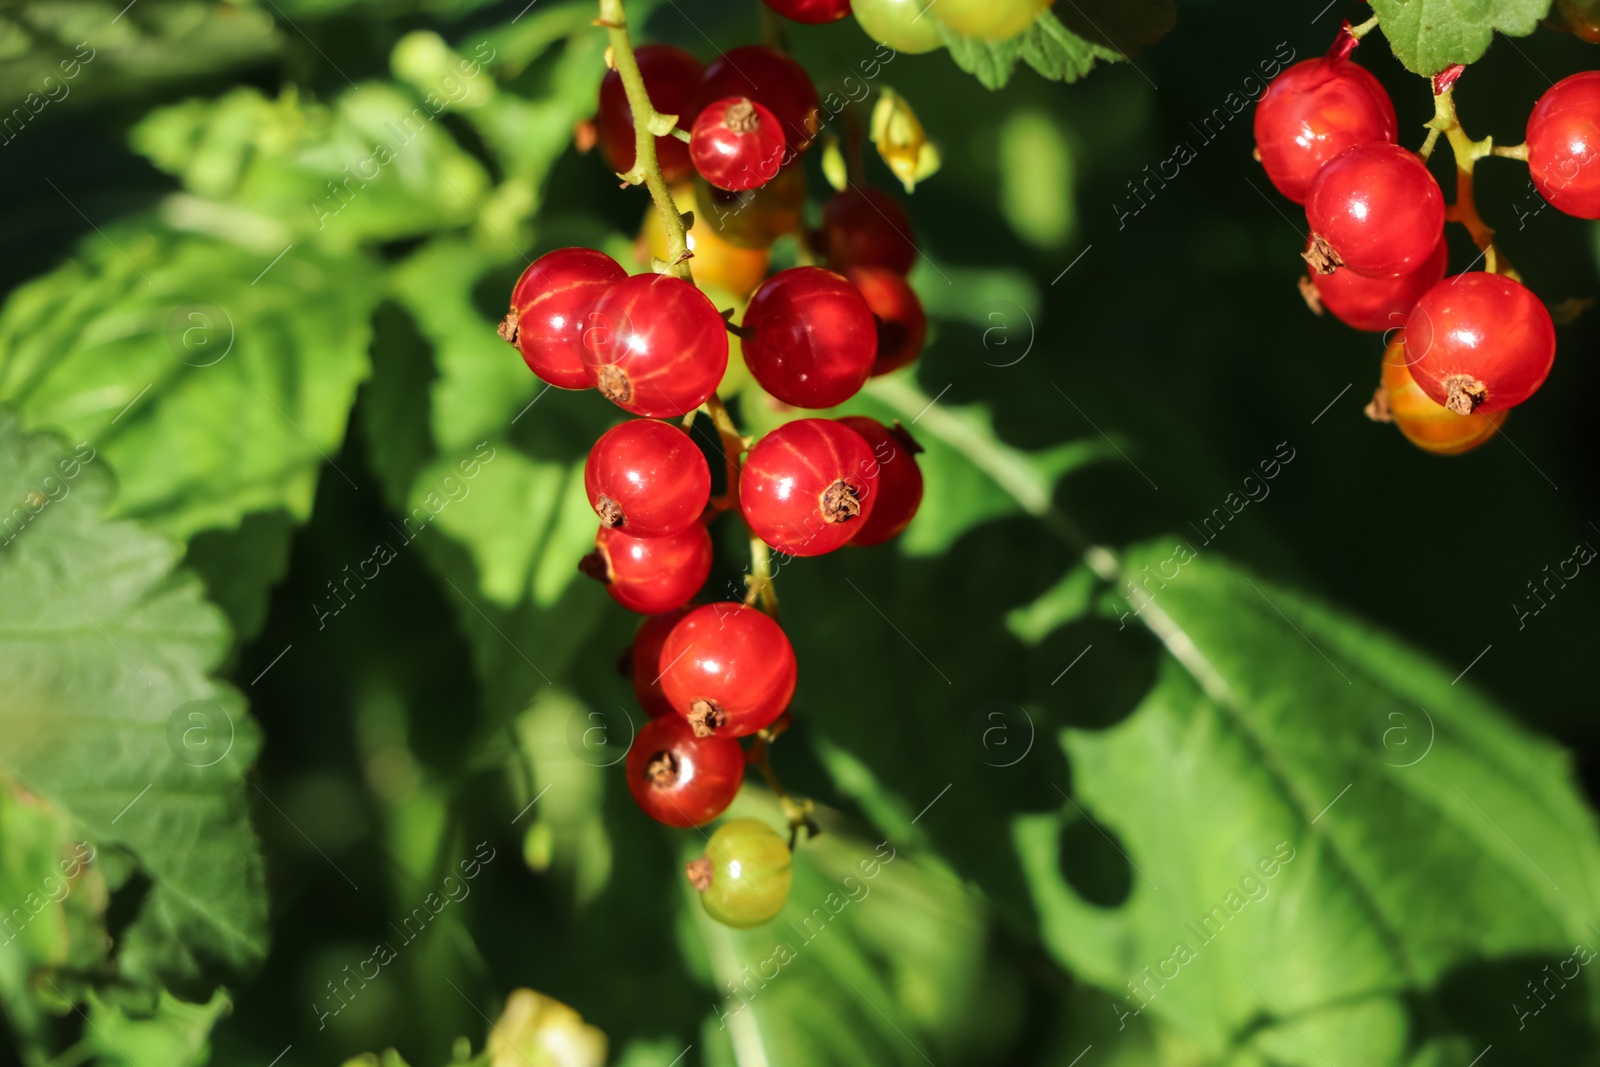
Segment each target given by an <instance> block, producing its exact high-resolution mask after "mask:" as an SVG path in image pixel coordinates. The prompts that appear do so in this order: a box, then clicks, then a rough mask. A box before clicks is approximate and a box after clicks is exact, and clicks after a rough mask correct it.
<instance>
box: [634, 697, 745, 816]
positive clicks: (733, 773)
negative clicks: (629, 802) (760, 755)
mask: <svg viewBox="0 0 1600 1067" xmlns="http://www.w3.org/2000/svg"><path fill="white" fill-rule="evenodd" d="M627 768H628V791H629V792H631V793H632V794H633V799H634V800H636V801H637V802H638V804H639V807H641V808H643V809H644V813H645V814H646V815H648V816H650V817H651V818H652V819H654V820H656V822H660V823H666V824H667V825H668V826H679V827H689V826H704V825H705V824H706V823H708V822H710V821H711V820H712V819H715V818H716V817H717V816H718V815H721V814H722V813H723V811H725V810H726V809H727V807H728V805H729V804H731V803H733V798H734V796H736V795H737V794H738V792H739V786H740V785H741V784H742V783H743V782H744V751H743V750H742V749H741V748H740V747H739V742H737V741H735V740H734V739H733V738H731V737H704V738H701V737H696V736H695V735H694V731H693V730H691V729H690V728H689V724H688V723H687V722H685V721H684V720H683V719H681V718H680V717H678V716H676V715H666V716H663V717H662V718H659V719H652V720H651V721H650V722H648V723H646V724H645V725H644V727H643V728H641V729H640V730H639V736H637V737H635V738H634V739H633V747H631V748H629V749H628V761H627Z"/></svg>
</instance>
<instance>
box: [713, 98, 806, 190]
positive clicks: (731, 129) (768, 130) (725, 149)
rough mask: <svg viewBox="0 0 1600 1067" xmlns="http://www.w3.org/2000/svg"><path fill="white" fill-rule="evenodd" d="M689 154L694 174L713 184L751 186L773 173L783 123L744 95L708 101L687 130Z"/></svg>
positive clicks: (729, 187)
mask: <svg viewBox="0 0 1600 1067" xmlns="http://www.w3.org/2000/svg"><path fill="white" fill-rule="evenodd" d="M689 157H690V158H691V159H693V160H694V169H695V170H697V171H699V172H700V177H702V178H704V179H705V180H706V181H708V182H710V183H711V184H712V185H715V186H716V187H717V188H719V189H727V190H728V191H729V192H735V193H736V192H741V191H743V190H745V189H754V188H756V187H757V186H761V185H765V184H767V183H768V182H770V181H771V180H772V179H773V178H775V177H777V176H778V167H779V166H780V165H781V164H782V163H783V159H784V139H783V127H782V126H780V125H779V124H778V119H777V117H776V116H775V115H773V113H772V112H770V111H768V110H767V109H766V108H764V107H762V106H761V105H760V104H757V103H755V102H754V101H752V100H750V99H749V98H748V97H743V96H741V97H737V98H730V99H727V100H717V101H713V102H712V103H710V104H708V105H706V107H705V109H704V110H702V111H701V112H700V117H699V118H697V119H695V120H694V129H692V130H690V131H689Z"/></svg>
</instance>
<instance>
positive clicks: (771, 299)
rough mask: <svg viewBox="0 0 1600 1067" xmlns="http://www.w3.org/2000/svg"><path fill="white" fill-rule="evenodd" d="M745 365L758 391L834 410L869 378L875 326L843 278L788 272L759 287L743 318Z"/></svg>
mask: <svg viewBox="0 0 1600 1067" xmlns="http://www.w3.org/2000/svg"><path fill="white" fill-rule="evenodd" d="M743 341H744V361H745V363H746V365H748V366H749V368H750V373H751V374H752V375H753V376H754V377H755V380H756V381H758V382H760V383H761V388H763V389H765V390H766V391H767V392H769V393H771V394H772V395H773V396H775V397H777V398H778V399H779V400H781V401H783V402H784V403H785V404H793V405H794V406H795V407H799V408H831V407H833V406H834V405H836V404H842V403H844V402H845V401H846V400H849V399H850V398H851V397H852V396H855V395H856V393H857V392H859V391H860V389H861V387H862V386H863V385H865V384H866V381H867V376H868V375H869V374H871V373H872V361H873V358H874V356H876V354H877V351H878V326H877V323H876V322H874V321H873V318H872V309H871V308H870V307H868V306H867V301H866V299H865V298H864V297H862V295H861V293H860V292H859V291H857V289H856V287H855V286H853V285H851V284H850V283H849V281H847V280H846V279H845V278H843V277H841V276H839V275H837V274H835V273H833V271H831V270H823V269H822V268H821V267H791V268H790V269H788V270H783V271H779V272H778V273H777V274H774V275H773V276H772V277H770V278H768V279H767V280H766V281H765V282H764V283H762V286H761V288H759V289H757V290H756V295H755V296H753V297H751V298H750V306H749V308H747V309H746V310H745V313H744V337H743Z"/></svg>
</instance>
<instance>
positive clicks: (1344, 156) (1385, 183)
mask: <svg viewBox="0 0 1600 1067" xmlns="http://www.w3.org/2000/svg"><path fill="white" fill-rule="evenodd" d="M1306 220H1307V221H1308V222H1309V223H1310V224H1311V230H1312V237H1313V246H1312V250H1311V251H1310V252H1308V253H1307V257H1306V258H1307V262H1309V263H1311V265H1312V267H1313V268H1316V269H1317V270H1318V271H1319V273H1324V274H1326V273H1329V272H1331V271H1332V270H1334V269H1336V268H1340V267H1348V268H1349V269H1350V270H1353V271H1355V272H1356V273H1357V274H1366V275H1371V276H1381V275H1393V274H1404V273H1406V272H1408V271H1413V270H1416V269H1418V268H1419V267H1421V266H1422V265H1423V264H1424V263H1426V262H1427V261H1428V257H1429V256H1431V255H1432V254H1433V252H1434V249H1435V248H1437V247H1438V244H1439V237H1440V235H1442V234H1443V233H1444V194H1443V193H1441V192H1440V191H1439V183H1438V182H1437V181H1435V180H1434V177H1433V175H1432V174H1430V173H1428V168H1427V167H1425V166H1423V164H1422V161H1421V160H1420V159H1418V158H1417V157H1416V156H1414V155H1412V154H1411V153H1410V152H1408V151H1406V150H1405V149H1404V148H1401V147H1400V146H1399V145H1392V144H1363V145H1356V146H1355V147H1354V148H1347V149H1345V150H1344V151H1343V152H1341V153H1340V154H1339V155H1338V156H1336V157H1334V158H1333V159H1332V160H1330V161H1329V162H1328V164H1327V165H1326V166H1324V167H1323V168H1322V171H1321V172H1320V173H1319V174H1318V175H1317V180H1316V181H1315V182H1314V183H1312V186H1311V197H1310V199H1308V200H1307V201H1306Z"/></svg>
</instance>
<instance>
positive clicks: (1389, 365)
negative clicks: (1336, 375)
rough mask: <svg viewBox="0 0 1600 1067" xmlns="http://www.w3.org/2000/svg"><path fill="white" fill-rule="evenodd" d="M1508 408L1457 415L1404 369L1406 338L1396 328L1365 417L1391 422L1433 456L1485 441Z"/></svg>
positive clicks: (1456, 453)
mask: <svg viewBox="0 0 1600 1067" xmlns="http://www.w3.org/2000/svg"><path fill="white" fill-rule="evenodd" d="M1508 414H1510V412H1506V411H1492V412H1490V413H1488V414H1487V415H1485V414H1484V413H1483V412H1481V411H1479V412H1474V413H1473V414H1471V415H1457V414H1456V413H1455V412H1453V411H1451V410H1449V409H1448V408H1446V407H1445V406H1444V405H1443V404H1438V403H1435V402H1434V401H1433V400H1432V399H1431V398H1430V397H1429V396H1428V394H1426V393H1424V392H1423V391H1422V389H1421V387H1420V386H1418V385H1417V382H1416V379H1414V378H1412V377H1411V372H1410V371H1408V370H1407V369H1406V338H1405V331H1404V330H1397V331H1396V332H1395V335H1394V337H1393V338H1392V339H1391V340H1390V341H1389V346H1388V348H1387V349H1385V350H1384V353H1383V374H1382V378H1381V379H1380V381H1379V385H1378V388H1377V389H1376V390H1375V391H1374V392H1373V394H1372V403H1370V404H1368V405H1367V418H1369V419H1371V420H1372V421H1373V422H1392V423H1394V424H1395V426H1396V427H1398V428H1399V430H1400V432H1401V433H1402V434H1404V435H1405V437H1406V440H1408V441H1410V442H1411V443H1412V444H1414V445H1416V446H1417V447H1418V448H1420V449H1422V450H1423V451H1424V452H1432V453H1433V454H1434V455H1436V456H1455V455H1460V454H1461V453H1463V452H1470V451H1472V450H1473V449H1474V448H1477V447H1478V446H1479V445H1482V444H1484V443H1486V442H1487V441H1488V440H1489V439H1490V438H1491V437H1493V436H1494V435H1495V434H1496V433H1498V432H1499V430H1500V425H1501V424H1502V423H1503V422H1505V421H1506V416H1507V415H1508Z"/></svg>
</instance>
